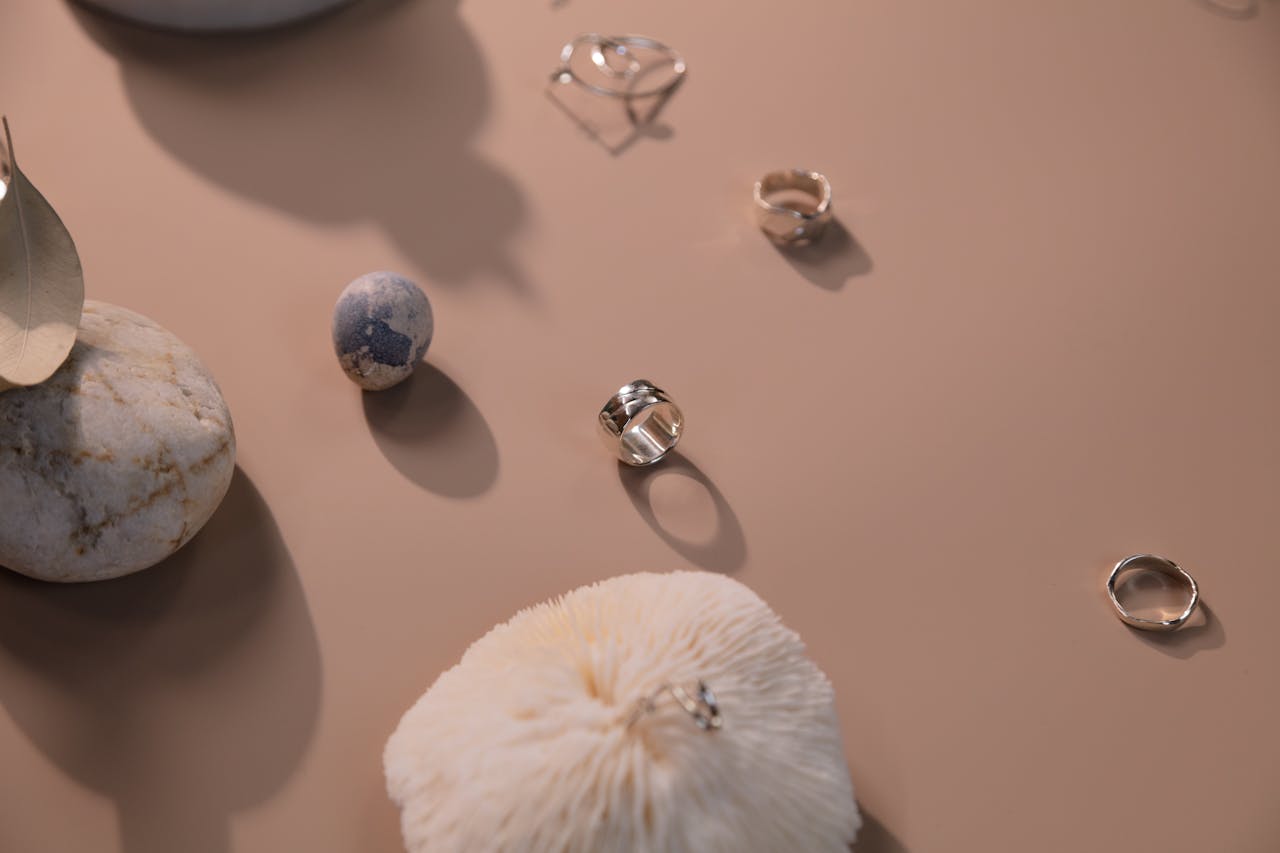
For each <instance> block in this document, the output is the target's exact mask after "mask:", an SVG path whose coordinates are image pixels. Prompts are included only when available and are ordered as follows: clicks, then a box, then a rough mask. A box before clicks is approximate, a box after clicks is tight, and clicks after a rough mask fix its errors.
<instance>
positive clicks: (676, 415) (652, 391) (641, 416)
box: [598, 379, 684, 467]
mask: <svg viewBox="0 0 1280 853" xmlns="http://www.w3.org/2000/svg"><path fill="white" fill-rule="evenodd" d="M598 420H599V425H600V435H601V437H603V438H604V442H605V444H606V445H607V446H608V447H609V451H610V452H611V453H613V454H615V455H616V456H617V457H618V459H620V460H621V461H623V462H625V463H626V464H628V465H635V466H637V467H639V466H644V465H652V464H654V463H655V462H659V461H661V460H662V458H663V457H664V456H666V455H667V453H669V452H670V451H671V449H672V448H674V447H675V446H676V443H677V442H678V441H680V435H681V433H682V432H684V414H683V413H682V412H681V411H680V407H679V406H677V405H676V404H675V403H673V402H671V398H670V397H668V396H667V392H665V391H663V390H662V389H661V388H659V387H657V386H656V385H654V384H653V383H652V382H650V381H649V380H647V379H637V380H636V381H634V382H632V383H630V384H628V385H623V386H622V387H621V388H619V389H618V393H616V394H614V395H613V396H612V397H610V398H609V402H607V403H605V405H604V408H603V409H601V410H600V417H599V419H598Z"/></svg>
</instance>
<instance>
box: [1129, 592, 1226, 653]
mask: <svg viewBox="0 0 1280 853" xmlns="http://www.w3.org/2000/svg"><path fill="white" fill-rule="evenodd" d="M1130 630H1132V631H1133V633H1135V634H1137V635H1138V639H1140V640H1142V642H1144V643H1146V644H1147V645H1148V646H1150V647H1151V648H1153V649H1155V650H1156V651H1159V652H1161V653H1163V654H1166V655H1168V656H1169V657H1174V658H1179V659H1182V660H1186V659H1187V658H1190V657H1192V656H1193V655H1195V654H1196V653H1198V652H1204V651H1210V650H1212V649H1220V648H1222V647H1223V646H1225V645H1226V644H1227V631H1226V629H1225V628H1224V627H1223V625H1222V620H1221V619H1219V618H1218V617H1217V615H1216V614H1215V613H1214V612H1213V609H1212V608H1210V607H1209V605H1207V604H1205V603H1204V601H1201V602H1200V604H1199V606H1198V607H1196V612H1195V613H1193V614H1191V618H1190V619H1189V620H1188V621H1187V623H1186V624H1185V625H1183V626H1182V627H1181V628H1179V629H1178V630H1176V631H1169V632H1158V631H1141V630H1136V629H1130Z"/></svg>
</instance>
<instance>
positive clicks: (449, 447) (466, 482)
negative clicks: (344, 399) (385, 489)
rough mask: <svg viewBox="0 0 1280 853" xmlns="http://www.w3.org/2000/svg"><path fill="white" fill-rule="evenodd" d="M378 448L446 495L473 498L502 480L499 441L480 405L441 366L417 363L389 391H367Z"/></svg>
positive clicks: (411, 475)
mask: <svg viewBox="0 0 1280 853" xmlns="http://www.w3.org/2000/svg"><path fill="white" fill-rule="evenodd" d="M364 414H365V419H366V420H367V421H368V423H369V431H370V432H371V433H372V434H373V439H374V441H375V442H377V444H378V449H380V450H381V451H382V454H383V455H384V456H385V457H387V460H388V461H389V462H390V463H391V464H392V465H394V466H395V467H396V468H397V469H398V470H399V471H400V473H402V474H403V475H404V476H405V477H407V478H409V479H410V480H412V481H413V482H414V483H417V484H418V485H419V486H421V487H422V488H424V489H426V490H427V491H430V492H434V493H435V494H438V495H441V496H443V497H448V498H472V497H476V496H478V495H482V494H484V493H485V492H487V491H488V490H489V489H490V488H492V486H493V484H494V483H495V482H497V479H498V445H497V442H495V441H494V438H493V431H492V430H491V429H489V424H488V422H486V421H485V419H484V415H482V414H481V413H480V409H479V408H477V407H476V404H475V403H474V402H472V400H471V398H470V397H469V396H467V392H465V391H463V390H462V388H460V387H459V386H458V384H457V383H456V382H454V381H453V380H452V379H450V378H449V377H448V376H447V375H446V374H445V373H444V372H443V371H441V370H440V369H439V368H438V367H434V366H433V365H430V364H421V365H418V369H417V370H415V371H414V373H413V375H412V376H410V377H409V378H408V379H406V380H405V381H404V382H401V383H400V384H399V385H397V386H395V387H394V388H389V389H387V390H386V391H366V392H364Z"/></svg>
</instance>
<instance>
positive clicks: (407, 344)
mask: <svg viewBox="0 0 1280 853" xmlns="http://www.w3.org/2000/svg"><path fill="white" fill-rule="evenodd" d="M434 331H435V321H434V318H433V317H432V314H431V303H430V302H428V301H427V295H426V294H425V293H423V292H422V290H421V289H420V288H419V287H418V286H417V285H416V284H414V283H413V282H411V281H409V280H408V279H407V278H402V277H401V276H398V275H396V274H395V273H390V272H371V273H368V274H366V275H362V276H360V277H359V278H358V279H356V280H355V281H353V282H351V284H349V285H347V289H346V290H344V291H342V295H341V296H339V297H338V304H337V305H335V306H334V309H333V348H334V351H335V352H337V354H338V361H339V363H340V364H341V365H342V369H343V370H344V371H346V374H347V376H349V377H350V378H351V381H352V382H355V383H356V384H357V385H359V386H360V387H361V388H364V389H365V390H366V391H382V390H384V389H386V388H390V387H391V386H392V385H395V384H396V383H398V382H403V381H404V380H405V379H408V378H409V374H411V373H413V369H414V368H415V367H417V366H418V363H419V362H421V361H422V357H423V356H424V355H426V352H427V347H428V346H430V345H431V335H432V333H433V332H434Z"/></svg>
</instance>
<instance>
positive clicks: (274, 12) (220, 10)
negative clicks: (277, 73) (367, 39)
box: [82, 0, 349, 31]
mask: <svg viewBox="0 0 1280 853" xmlns="http://www.w3.org/2000/svg"><path fill="white" fill-rule="evenodd" d="M82 2H84V3H87V4H88V5H90V6H96V7H97V8H99V9H104V10H106V11H108V12H111V13H113V14H116V15H119V16H121V17H123V18H128V19H129V20H132V21H137V22H138V23H141V24H146V25H148V26H153V27H164V28H166V29H175V30H192V31H219V30H250V29H259V28H262V27H274V26H279V25H280V24H286V23H289V22H290V21H297V20H301V19H303V18H309V17H312V16H313V15H318V14H320V13H321V12H325V11H328V10H329V9H333V8H336V7H338V6H341V5H343V4H344V3H347V2H349V0H82Z"/></svg>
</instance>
